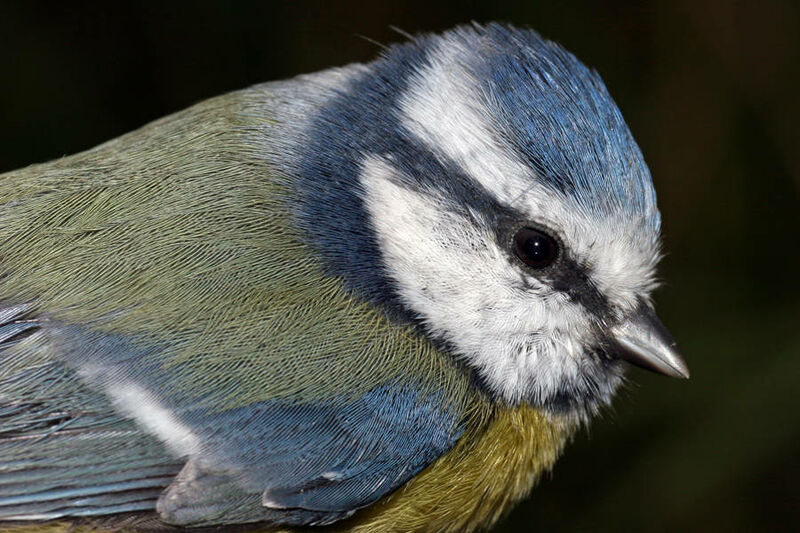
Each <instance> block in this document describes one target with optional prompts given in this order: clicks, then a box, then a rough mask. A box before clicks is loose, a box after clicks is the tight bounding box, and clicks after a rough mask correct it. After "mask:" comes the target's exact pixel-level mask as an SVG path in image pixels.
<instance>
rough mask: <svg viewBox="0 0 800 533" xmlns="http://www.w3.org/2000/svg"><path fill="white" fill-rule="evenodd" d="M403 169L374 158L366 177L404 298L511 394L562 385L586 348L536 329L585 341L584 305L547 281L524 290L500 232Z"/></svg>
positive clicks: (512, 397) (385, 254) (539, 392)
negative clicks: (406, 177)
mask: <svg viewBox="0 0 800 533" xmlns="http://www.w3.org/2000/svg"><path fill="white" fill-rule="evenodd" d="M395 172H396V171H395V170H394V169H393V168H392V167H391V165H389V164H388V163H387V162H386V161H385V160H383V159H380V158H378V157H371V158H367V159H366V160H365V162H364V165H363V168H362V174H361V183H362V186H363V188H364V191H365V200H366V205H367V209H368V211H369V213H370V215H371V219H372V224H373V226H374V229H375V232H376V234H377V237H378V241H379V244H380V249H381V254H382V260H383V262H384V264H385V266H386V268H387V269H388V270H389V272H390V273H391V274H392V277H393V279H394V280H395V282H396V284H397V287H398V291H399V294H400V297H401V299H402V300H403V301H404V303H405V304H406V305H407V306H408V307H409V308H410V309H411V310H413V311H414V312H415V313H416V314H418V315H419V316H420V317H421V318H422V319H423V320H424V322H425V324H426V326H427V329H428V331H429V333H430V334H431V335H433V336H435V337H439V338H443V339H446V340H447V341H448V342H449V343H451V345H453V346H454V347H455V348H456V352H457V353H458V354H459V355H460V356H461V357H463V358H465V360H466V361H467V362H468V363H469V364H470V365H472V366H473V367H475V368H477V369H478V371H479V372H480V374H481V375H482V377H483V378H484V379H485V380H486V382H487V383H488V384H489V385H490V386H491V387H492V389H493V390H495V391H496V392H497V393H499V394H500V395H502V396H503V397H505V398H506V399H508V400H509V401H513V402H516V401H519V400H520V399H522V398H530V397H531V396H534V397H536V396H541V397H542V398H544V397H546V396H547V395H548V394H552V393H554V391H556V390H558V387H559V386H560V385H561V384H562V378H563V377H564V372H567V373H569V374H576V373H577V369H578V367H579V365H580V361H579V359H580V358H579V354H580V353H581V352H582V347H581V345H580V343H569V342H567V341H561V344H560V345H559V346H558V347H557V350H556V349H555V347H553V346H547V347H544V348H542V347H541V346H539V345H538V344H537V342H538V341H537V340H536V335H535V334H544V336H545V337H547V338H550V337H553V338H558V339H560V338H572V339H578V340H583V339H584V337H585V335H586V332H587V331H589V328H585V325H586V323H585V321H584V319H583V318H582V316H581V315H580V313H579V312H578V310H577V309H575V306H573V305H570V304H569V303H568V302H566V301H565V300H559V301H558V302H554V300H555V299H558V297H557V296H556V297H553V296H550V297H547V296H546V292H547V291H546V289H545V288H544V287H542V286H539V288H538V290H539V291H540V292H541V294H539V295H537V294H536V290H537V289H536V287H533V288H531V289H528V290H525V289H523V288H522V286H521V277H522V273H521V271H520V269H519V268H517V267H516V266H515V265H512V264H511V262H510V261H509V258H508V255H507V254H506V253H505V252H504V251H503V250H501V249H500V248H499V247H498V246H497V244H496V243H495V242H494V237H493V236H492V235H489V234H488V233H482V232H481V230H480V229H479V228H478V227H476V225H475V224H474V223H472V222H471V221H469V220H466V219H464V218H462V217H461V216H459V215H458V214H455V213H453V212H451V211H448V210H447V209H446V203H444V202H443V201H442V200H441V199H438V198H436V197H435V196H431V195H428V194H425V193H422V192H417V191H413V190H409V189H406V188H404V187H402V186H401V185H398V184H396V183H395V182H394V181H393V179H392V177H393V175H394V173H395ZM531 282H532V283H535V280H531ZM554 304H555V305H554ZM554 307H555V308H556V309H558V310H559V311H560V312H554V311H553V308H554ZM537 346H539V348H540V349H539V348H537Z"/></svg>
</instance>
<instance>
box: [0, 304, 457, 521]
mask: <svg viewBox="0 0 800 533" xmlns="http://www.w3.org/2000/svg"><path fill="white" fill-rule="evenodd" d="M0 320H2V323H0V343H1V344H0V368H2V369H3V370H2V373H0V471H2V472H3V475H2V476H0V520H11V519H55V518H64V517H76V516H98V515H110V514H116V513H123V512H148V511H153V510H156V508H157V511H158V512H159V514H160V515H161V518H162V519H163V520H164V521H166V522H168V523H172V524H181V525H195V526H199V525H212V524H220V523H234V522H253V521H262V520H263V521H270V522H274V523H281V524H289V525H305V524H324V523H329V522H332V521H335V520H338V519H341V518H343V517H346V516H349V515H350V514H352V513H353V512H354V511H355V510H357V509H359V508H361V507H364V506H366V505H369V504H370V503H372V502H374V501H376V500H378V499H380V498H381V497H383V496H385V495H387V494H389V493H390V492H392V491H393V490H395V489H396V488H398V487H399V486H401V485H402V484H403V483H405V482H406V481H407V480H408V479H409V478H411V477H412V476H414V475H415V474H416V473H417V472H419V471H420V470H422V469H423V468H425V466H427V465H428V464H430V463H431V462H433V461H434V460H435V459H436V458H437V457H439V456H440V455H441V454H443V453H445V452H446V451H447V450H448V449H449V448H450V447H451V446H452V445H453V444H454V442H455V441H456V440H457V439H458V437H459V436H460V435H461V432H462V429H461V426H460V419H459V417H458V416H457V413H454V412H449V411H448V410H447V409H445V408H444V407H443V402H441V401H439V399H438V398H436V397H435V396H432V395H430V394H422V393H421V392H420V390H418V389H417V388H415V387H414V385H413V383H403V384H402V385H401V384H398V383H394V384H384V385H380V386H376V387H375V388H373V389H372V390H370V391H369V392H367V393H366V394H364V395H361V396H360V397H357V398H348V399H337V398H331V399H329V400H326V401H314V402H311V401H300V400H297V399H282V400H278V399H276V400H272V401H269V402H258V403H254V404H251V405H247V406H244V407H237V408H231V409H222V410H219V409H213V408H209V407H208V406H207V405H206V404H205V403H204V402H202V401H201V400H198V399H197V398H193V399H189V398H187V397H184V396H182V395H181V394H179V393H174V392H165V393H159V394H154V393H152V391H156V390H160V391H164V390H166V391H169V388H168V387H165V386H163V382H162V381H163V379H164V377H163V372H162V370H161V367H159V366H158V365H151V366H148V364H147V363H146V361H147V357H146V354H143V353H142V352H141V348H140V347H139V346H137V347H133V346H132V345H131V344H130V343H128V342H126V340H125V339H121V338H119V337H115V336H111V335H103V334H98V333H93V332H88V331H86V330H82V329H80V328H76V327H59V326H57V325H54V324H50V323H47V322H43V323H39V322H37V321H36V320H30V319H27V318H26V317H25V308H24V306H23V307H15V308H6V309H5V310H0ZM53 351H58V352H59V353H60V356H59V357H58V358H57V359H54V358H53V357H51V356H49V355H46V354H49V353H51V352H53ZM87 368H92V369H93V370H92V371H91V372H88V371H87V370H86V369H87ZM87 383H89V384H90V386H87ZM134 385H135V387H134V390H136V391H138V392H139V393H140V394H142V396H141V400H142V403H141V404H140V407H141V408H143V409H147V410H148V413H149V414H152V415H153V416H156V417H161V420H160V421H159V423H161V424H162V425H164V424H166V425H168V424H172V427H166V428H164V427H160V428H159V427H151V426H148V424H149V422H148V420H147V419H146V418H147V417H146V416H145V417H144V419H141V417H140V416H139V415H137V413H135V412H131V411H130V409H134V410H135V409H136V408H135V407H134V408H132V407H130V406H125V405H120V399H119V398H120V397H123V396H120V395H119V391H121V390H123V389H126V388H127V389H131V387H132V386H134ZM118 413H123V414H126V415H128V416H127V417H126V416H120V414H118ZM129 417H133V418H136V419H137V420H139V422H140V424H138V425H137V424H135V423H134V422H133V421H132V420H130V419H129ZM167 419H168V420H167ZM143 427H144V430H143ZM176 428H181V429H180V431H184V433H185V435H184V434H180V435H178V433H179V432H178V430H177V429H176ZM170 432H171V433H170ZM175 435H178V436H182V437H185V438H186V439H188V440H189V441H190V442H188V443H183V444H185V446H183V447H182V443H181V442H176V441H175V440H174V439H173V438H172V437H175Z"/></svg>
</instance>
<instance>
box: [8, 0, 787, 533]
mask: <svg viewBox="0 0 800 533" xmlns="http://www.w3.org/2000/svg"><path fill="white" fill-rule="evenodd" d="M472 20H475V21H479V22H480V21H488V20H502V21H508V22H513V23H515V24H519V25H526V26H531V27H533V28H535V29H537V30H539V31H540V32H541V33H542V34H543V35H545V36H546V37H549V38H550V39H553V40H556V41H559V42H560V43H562V44H563V45H564V46H565V47H566V48H568V49H569V50H571V51H572V52H574V53H575V54H576V55H577V56H578V57H579V58H581V59H582V60H583V61H584V62H586V63H587V64H589V65H590V66H592V67H594V68H596V69H597V70H598V71H599V72H600V73H601V75H602V76H603V78H604V79H605V81H606V84H607V85H608V87H609V90H610V91H611V94H612V95H614V97H615V99H616V101H617V103H618V104H619V107H620V108H621V109H622V112H623V114H624V115H625V117H626V118H627V120H628V123H629V125H630V127H631V129H632V130H633V133H634V135H635V136H636V138H637V139H638V142H639V144H640V145H641V147H642V150H643V152H644V154H645V157H646V159H647V161H648V163H649V165H650V168H651V170H652V173H653V176H654V179H655V182H656V188H657V190H658V195H659V203H660V206H661V211H662V214H663V220H664V245H665V246H664V248H665V250H666V252H667V255H666V258H665V260H664V261H663V264H662V269H661V274H662V277H663V280H664V286H663V287H662V288H661V289H659V291H658V292H657V294H656V300H657V304H658V310H659V314H660V315H661V318H662V319H663V321H664V322H665V323H666V324H667V325H668V326H669V327H670V329H671V330H672V332H673V334H674V336H675V337H676V339H677V340H678V343H679V345H680V347H681V349H682V351H683V353H684V355H685V356H686V359H687V361H688V363H689V366H690V368H691V371H692V379H691V380H690V381H678V380H670V379H666V378H662V377H658V376H654V375H651V374H648V373H645V372H642V371H639V370H633V371H631V373H630V377H631V384H630V385H629V386H628V387H627V388H626V390H624V391H622V393H621V394H620V395H619V396H618V397H617V399H616V401H615V402H614V407H613V409H611V410H608V411H607V412H606V413H605V414H604V415H603V416H602V417H601V418H600V419H598V420H596V421H595V422H594V423H593V424H592V426H591V428H590V430H588V431H584V432H582V433H581V434H580V435H579V436H578V437H577V438H576V439H575V441H574V442H573V443H572V445H571V446H569V448H568V449H567V451H566V453H565V454H564V456H563V458H562V459H561V460H560V461H559V463H558V464H557V465H556V468H555V470H554V472H553V475H552V476H551V477H550V478H548V479H545V480H543V481H542V482H541V483H540V485H539V487H538V488H537V489H536V490H535V491H534V493H533V495H532V496H531V498H530V499H529V500H528V501H527V502H525V503H524V504H522V505H520V506H519V507H518V508H517V509H516V510H515V511H514V512H513V513H512V514H511V515H510V516H509V517H508V519H507V520H505V521H504V522H503V523H502V524H500V526H499V527H498V528H497V531H507V532H516V531H550V532H553V531H709V530H711V531H754V530H763V531H779V530H787V531H788V530H791V531H800V320H799V319H800V306H799V305H798V303H800V283H798V280H797V277H798V275H800V268H798V266H800V210H799V209H798V208H799V207H800V202H799V201H798V200H799V199H800V126H799V124H800V88H799V87H798V82H799V81H800V5H798V3H796V2H795V3H788V2H786V3H778V2H775V3H771V2H724V1H721V0H719V1H714V0H711V1H694V0H683V1H675V2H663V1H652V2H642V3H636V4H634V3H628V2H603V3H600V2H594V1H585V2H578V1H561V2H552V1H547V2H545V1H542V2H537V1H529V2H503V1H496V0H495V1H493V2H469V1H461V2H449V1H448V2H439V1H436V0H426V1H424V2H404V1H381V2H378V1H371V2H366V1H365V2H335V3H334V2H323V1H320V2H288V1H287V2H272V3H267V2H241V1H240V2H235V3H234V2H193V3H177V2H159V3H156V2H146V3H144V2H127V3H124V4H123V3H110V2H105V3H93V4H85V3H80V2H58V3H56V2H47V3H45V2H41V3H40V2H8V1H4V2H2V3H0V172H2V171H6V170H12V169H14V168H17V167H20V166H23V165H27V164H29V163H33V162H41V161H45V160H48V159H53V158H57V157H60V156H63V155H68V154H71V153H74V152H77V151H80V150H84V149H86V148H90V147H92V146H94V145H96V144H98V143H100V142H102V141H105V140H107V139H110V138H112V137H115V136H117V135H120V134H122V133H125V132H127V131H129V130H132V129H134V128H137V127H139V126H141V125H143V124H145V123H147V122H149V121H150V120H153V119H155V118H158V117H160V116H162V115H165V114H167V113H171V112H173V111H177V110H179V109H181V108H183V107H186V106H189V105H191V104H193V103H195V102H197V101H199V100H202V99H204V98H207V97H210V96H214V95H217V94H219V93H222V92H225V91H229V90H234V89H239V88H242V87H245V86H247V85H251V84H254V83H258V82H262V81H267V80H272V79H278V78H285V77H291V76H294V75H296V74H300V73H304V72H309V71H314V70H318V69H322V68H325V67H328V66H334V65H341V64H345V63H349V62H354V61H367V60H369V59H370V58H372V57H374V56H375V55H376V54H377V53H378V51H379V47H378V46H377V45H376V44H374V43H373V42H371V41H377V42H380V43H389V42H393V41H397V40H402V38H401V36H400V35H399V34H397V33H396V32H394V31H393V30H392V29H390V26H397V27H399V28H401V29H402V30H404V31H407V32H411V33H415V32H420V31H437V30H442V29H445V28H448V27H450V26H452V25H454V24H457V23H464V22H469V21H472Z"/></svg>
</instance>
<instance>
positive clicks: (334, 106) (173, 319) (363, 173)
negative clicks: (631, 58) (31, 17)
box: [0, 22, 689, 532]
mask: <svg viewBox="0 0 800 533" xmlns="http://www.w3.org/2000/svg"><path fill="white" fill-rule="evenodd" d="M0 221H1V222H0V227H2V231H0V271H1V272H2V276H0V528H2V529H3V530H6V529H7V528H8V530H12V528H20V529H19V531H23V532H24V531H53V532H55V531H67V530H68V529H69V528H74V527H81V528H86V530H97V531H107V530H112V529H113V530H124V531H137V530H148V531H153V530H166V531H170V530H175V531H179V530H182V529H190V528H203V527H213V528H224V527H241V528H255V529H257V530H259V531H292V530H294V529H296V528H303V527H306V526H313V527H316V528H317V529H315V530H319V531H357V532H388V531H431V532H438V531H443V532H445V531H451V532H456V531H458V532H460V531H477V530H485V529H487V528H490V527H492V526H493V525H494V524H496V523H497V522H498V521H499V520H500V519H501V518H502V517H503V516H505V515H506V513H508V511H509V510H510V509H511V508H512V507H513V506H514V505H515V504H516V503H518V502H519V501H521V500H522V499H524V498H525V497H526V496H527V495H528V494H529V492H530V491H531V490H532V487H533V486H534V485H535V483H536V481H537V480H538V479H539V478H540V477H541V476H542V475H543V474H544V473H547V472H549V471H550V470H551V469H552V467H553V465H554V462H555V461H556V459H557V457H558V456H559V455H560V453H561V452H562V450H563V448H564V446H565V445H566V443H567V442H568V441H569V440H570V439H571V438H572V436H573V435H574V434H575V433H576V432H577V431H578V430H579V429H580V428H581V427H583V426H584V425H586V424H588V422H589V421H590V419H591V418H592V417H593V416H594V415H595V414H596V413H597V412H598V411H599V410H601V409H603V408H604V407H605V406H608V405H609V404H610V402H611V400H612V397H613V396H614V393H615V391H616V390H617V389H618V388H619V387H620V386H621V385H622V384H623V383H624V381H625V379H626V378H625V372H626V369H627V368H628V366H629V365H631V364H632V365H636V366H640V367H643V368H646V369H649V370H652V371H655V372H658V373H661V374H665V375H667V376H673V377H681V378H687V377H689V371H688V369H687V366H686V363H685V362H684V360H683V358H682V356H681V354H680V352H679V351H678V349H677V347H676V343H675V341H674V340H673V338H672V337H671V336H670V333H669V332H668V331H667V329H666V328H665V326H664V325H663V324H662V323H661V321H660V320H659V319H658V317H657V315H656V314H655V311H654V305H653V300H652V296H651V295H652V291H653V290H654V288H655V287H656V286H657V284H658V280H657V278H656V272H655V271H656V266H657V263H658V261H659V259H660V256H661V244H660V243H661V237H660V224H661V222H660V221H661V218H660V214H659V211H658V207H657V203H656V195H655V190H654V186H653V182H652V177H651V174H650V171H649V170H648V167H647V165H646V163H645V161H644V157H643V155H642V152H641V150H640V149H639V147H638V146H637V144H636V142H635V140H634V138H633V136H632V134H631V132H630V130H629V128H628V126H627V125H626V123H625V120H624V119H623V117H622V114H621V112H620V111H619V109H618V107H617V105H616V104H615V103H614V101H613V100H612V98H611V96H610V95H609V93H608V90H607V89H606V87H605V85H604V83H603V81H602V80H601V78H600V76H599V75H598V74H597V73H596V72H595V71H594V70H591V69H589V68H588V67H586V66H585V65H584V64H583V63H581V62H580V61H579V60H578V59H577V58H576V57H575V56H574V55H572V54H571V53H569V52H568V51H566V50H565V49H564V48H563V47H561V46H560V45H558V44H556V43H554V42H552V41H549V40H547V39H545V38H543V37H542V36H540V35H539V34H538V33H537V32H536V31H534V30H532V29H527V28H520V27H516V26H514V25H511V24H505V23H494V22H493V23H486V24H479V23H473V24H469V25H462V26H457V27H454V28H452V29H450V30H447V31H443V32H441V33H429V34H420V35H416V36H412V37H411V38H409V39H408V40H407V41H405V42H402V43H399V44H394V45H391V46H388V47H387V48H386V49H385V50H384V51H383V52H382V53H381V54H380V56H379V57H378V58H377V59H375V60H374V61H372V62H369V63H363V64H359V63H354V64H350V65H347V66H344V67H335V68H330V69H327V70H323V71H320V72H316V73H312V74H306V75H300V76H297V77H294V78H291V79H288V80H283V81H273V82H267V83H262V84H259V85H255V86H252V87H249V88H245V89H242V90H239V91H235V92H231V93H228V94H225V95H222V96H219V97H215V98H211V99H209V100H206V101H203V102H200V103H198V104H196V105H194V106H192V107H189V108H188V109H186V110H183V111H180V112H177V113H175V114H172V115H170V116H167V117H165V118H162V119H160V120H157V121H155V122H153V123H150V124H148V125H145V126H144V127H142V128H140V129H138V130H136V131H134V132H132V133H128V134H126V135H123V136H121V137H119V138H117V139H114V140H111V141H108V142H106V143H104V144H101V145H100V146H97V147H95V148H92V149H90V150H88V151H85V152H82V153H79V154H76V155H72V156H69V157H63V158H60V159H57V160H54V161H51V162H47V163H43V164H35V165H31V166H28V167H26V168H22V169H19V170H16V171H11V172H7V173H5V174H3V175H0ZM13 530H16V529H13Z"/></svg>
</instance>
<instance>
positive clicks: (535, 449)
mask: <svg viewBox="0 0 800 533" xmlns="http://www.w3.org/2000/svg"><path fill="white" fill-rule="evenodd" d="M573 429H574V426H573V425H572V424H569V423H567V422H566V421H561V420H556V419H553V418H551V417H548V416H545V415H544V414H542V413H541V412H540V411H537V410H535V409H532V408H530V407H516V408H513V409H499V410H498V411H497V412H496V413H495V414H494V416H493V417H492V419H491V420H490V421H489V422H488V425H486V426H483V427H482V428H481V429H479V430H476V432H475V434H472V435H470V434H467V435H465V437H464V438H462V439H461V440H459V442H458V444H457V445H456V446H455V447H454V448H453V449H452V450H451V451H450V452H449V453H448V454H447V455H445V456H443V457H441V458H440V459H439V460H438V461H436V462H435V463H434V464H433V465H431V466H430V467H429V468H427V469H426V470H424V471H423V472H422V473H420V474H419V475H418V476H416V477H415V478H414V479H412V480H411V481H409V482H408V483H407V484H406V485H405V486H404V487H403V488H401V489H399V490H398V491H397V492H395V493H394V494H392V495H391V496H389V497H387V498H386V499H384V500H382V501H381V502H378V503H377V504H376V505H373V506H372V507H369V508H368V509H364V510H363V511H360V512H359V513H358V514H357V515H356V516H355V517H353V518H352V519H351V520H349V521H348V522H345V523H342V524H341V528H337V529H338V530H339V531H355V532H359V533H367V532H370V533H375V532H381V533H384V532H412V531H413V532H467V531H475V530H479V529H485V528H488V527H490V526H491V525H492V524H494V523H495V522H497V521H498V520H499V519H500V518H501V517H502V516H503V515H504V514H505V513H506V512H508V511H509V510H510V509H511V507H512V506H513V504H515V503H516V502H518V501H519V500H521V499H522V498H524V497H526V496H527V495H528V493H529V492H530V490H531V488H532V487H533V485H534V483H535V482H536V480H537V479H538V478H539V476H540V475H541V474H542V473H543V472H545V471H547V470H549V469H550V468H551V467H552V465H553V463H554V462H555V460H556V458H557V457H558V455H559V453H560V452H561V449H562V447H563V445H564V443H565V442H566V440H567V439H568V437H569V435H570V434H571V433H572V431H573Z"/></svg>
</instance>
